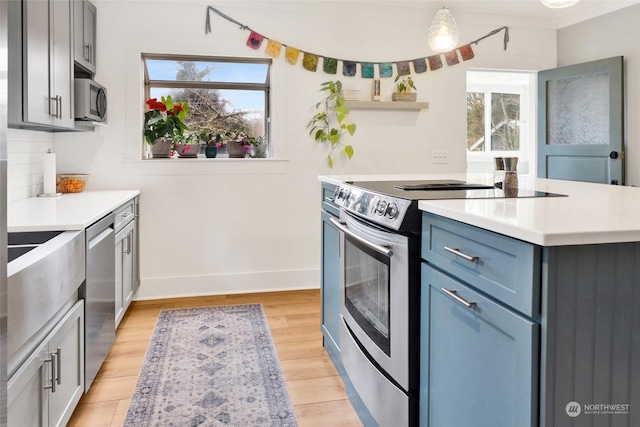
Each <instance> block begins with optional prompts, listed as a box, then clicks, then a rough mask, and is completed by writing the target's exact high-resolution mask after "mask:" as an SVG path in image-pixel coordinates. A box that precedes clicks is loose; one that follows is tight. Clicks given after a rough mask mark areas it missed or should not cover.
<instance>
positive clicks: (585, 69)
mask: <svg viewBox="0 0 640 427" xmlns="http://www.w3.org/2000/svg"><path fill="white" fill-rule="evenodd" d="M622 67H623V58H622V57H621V56H616V57H613V58H608V59H602V60H599V61H592V62H587V63H583V64H576V65H570V66H566V67H561V68H555V69H552V70H546V71H541V72H539V73H538V177H539V178H552V179H566V180H570V181H587V182H598V183H606V184H617V185H622V184H623V183H624V182H623V181H624V167H623V165H624V151H623V135H624V132H623V109H624V108H623V79H622V77H623V74H622Z"/></svg>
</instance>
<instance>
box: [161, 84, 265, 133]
mask: <svg viewBox="0 0 640 427" xmlns="http://www.w3.org/2000/svg"><path fill="white" fill-rule="evenodd" d="M150 95H151V98H158V99H160V97H161V96H167V95H171V97H172V98H173V99H174V101H186V102H187V103H188V104H189V114H188V115H187V117H186V118H185V124H186V125H187V126H188V127H189V130H190V131H195V130H200V129H208V130H216V131H224V130H242V131H243V132H245V133H246V134H247V135H249V136H256V137H257V136H265V120H264V115H265V113H264V106H265V93H264V92H262V91H254V90H218V89H163V88H151V90H150Z"/></svg>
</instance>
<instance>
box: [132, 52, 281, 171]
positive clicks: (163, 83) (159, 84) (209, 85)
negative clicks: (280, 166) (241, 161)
mask: <svg viewBox="0 0 640 427" xmlns="http://www.w3.org/2000/svg"><path fill="white" fill-rule="evenodd" d="M145 59H150V60H169V61H185V62H204V61H211V62H228V63H234V64H238V63H252V64H267V65H268V66H269V68H268V70H267V75H266V79H265V83H239V82H215V81H202V82H182V81H177V80H151V79H150V78H149V75H148V73H147V68H146V64H145ZM141 60H142V67H143V70H144V81H143V90H144V98H145V100H146V99H149V98H150V90H151V88H168V89H173V88H176V89H179V88H196V89H221V90H234V89H235V90H257V91H261V90H263V91H264V93H265V97H264V99H265V105H264V116H265V117H264V120H265V123H264V137H265V138H266V139H267V141H268V144H269V149H268V151H269V153H270V154H269V157H268V158H270V159H271V158H274V157H275V155H274V152H273V151H274V148H273V147H274V144H273V143H272V137H271V135H272V132H271V71H272V68H273V61H272V60H271V59H270V58H242V57H222V56H203V55H184V54H159V53H144V52H143V53H142V54H141ZM147 149H148V147H147V143H146V142H145V141H143V145H142V156H143V158H144V157H145V155H146V154H147V152H146V150H147ZM245 160H256V159H245Z"/></svg>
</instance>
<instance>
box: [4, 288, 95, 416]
mask: <svg viewBox="0 0 640 427" xmlns="http://www.w3.org/2000/svg"><path fill="white" fill-rule="evenodd" d="M83 393H84V300H80V301H78V302H77V303H76V304H75V305H74V306H73V308H71V310H69V312H68V313H67V314H66V315H65V316H64V318H63V319H62V320H61V321H60V322H59V323H58V325H56V327H55V328H54V329H53V331H51V333H50V334H49V335H47V337H46V338H45V340H44V341H43V342H42V343H41V344H40V345H39V346H38V348H36V350H35V351H34V352H33V353H32V354H31V356H30V357H29V358H28V359H27V361H26V362H25V363H24V364H23V365H22V366H21V367H20V369H18V371H16V373H15V374H14V375H13V376H12V377H11V378H10V379H9V381H8V383H7V411H8V416H7V425H9V426H20V427H36V426H37V427H45V426H65V425H66V424H67V422H68V421H69V418H70V417H71V415H72V414H73V411H74V409H75V407H76V405H77V404H78V401H80V398H81V397H82V394H83Z"/></svg>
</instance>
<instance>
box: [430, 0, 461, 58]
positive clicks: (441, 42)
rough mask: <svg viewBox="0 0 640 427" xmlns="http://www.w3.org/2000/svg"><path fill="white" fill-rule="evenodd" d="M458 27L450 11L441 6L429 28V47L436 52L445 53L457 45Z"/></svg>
mask: <svg viewBox="0 0 640 427" xmlns="http://www.w3.org/2000/svg"><path fill="white" fill-rule="evenodd" d="M459 37H460V35H459V34H458V26H457V25H456V20H455V19H453V15H451V11H450V10H449V9H447V8H446V7H444V6H442V9H440V10H439V11H438V13H436V16H435V18H433V22H432V23H431V28H429V47H430V48H431V49H432V50H434V51H436V52H447V51H450V50H452V49H453V48H455V47H456V45H457V44H458V38H459Z"/></svg>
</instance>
